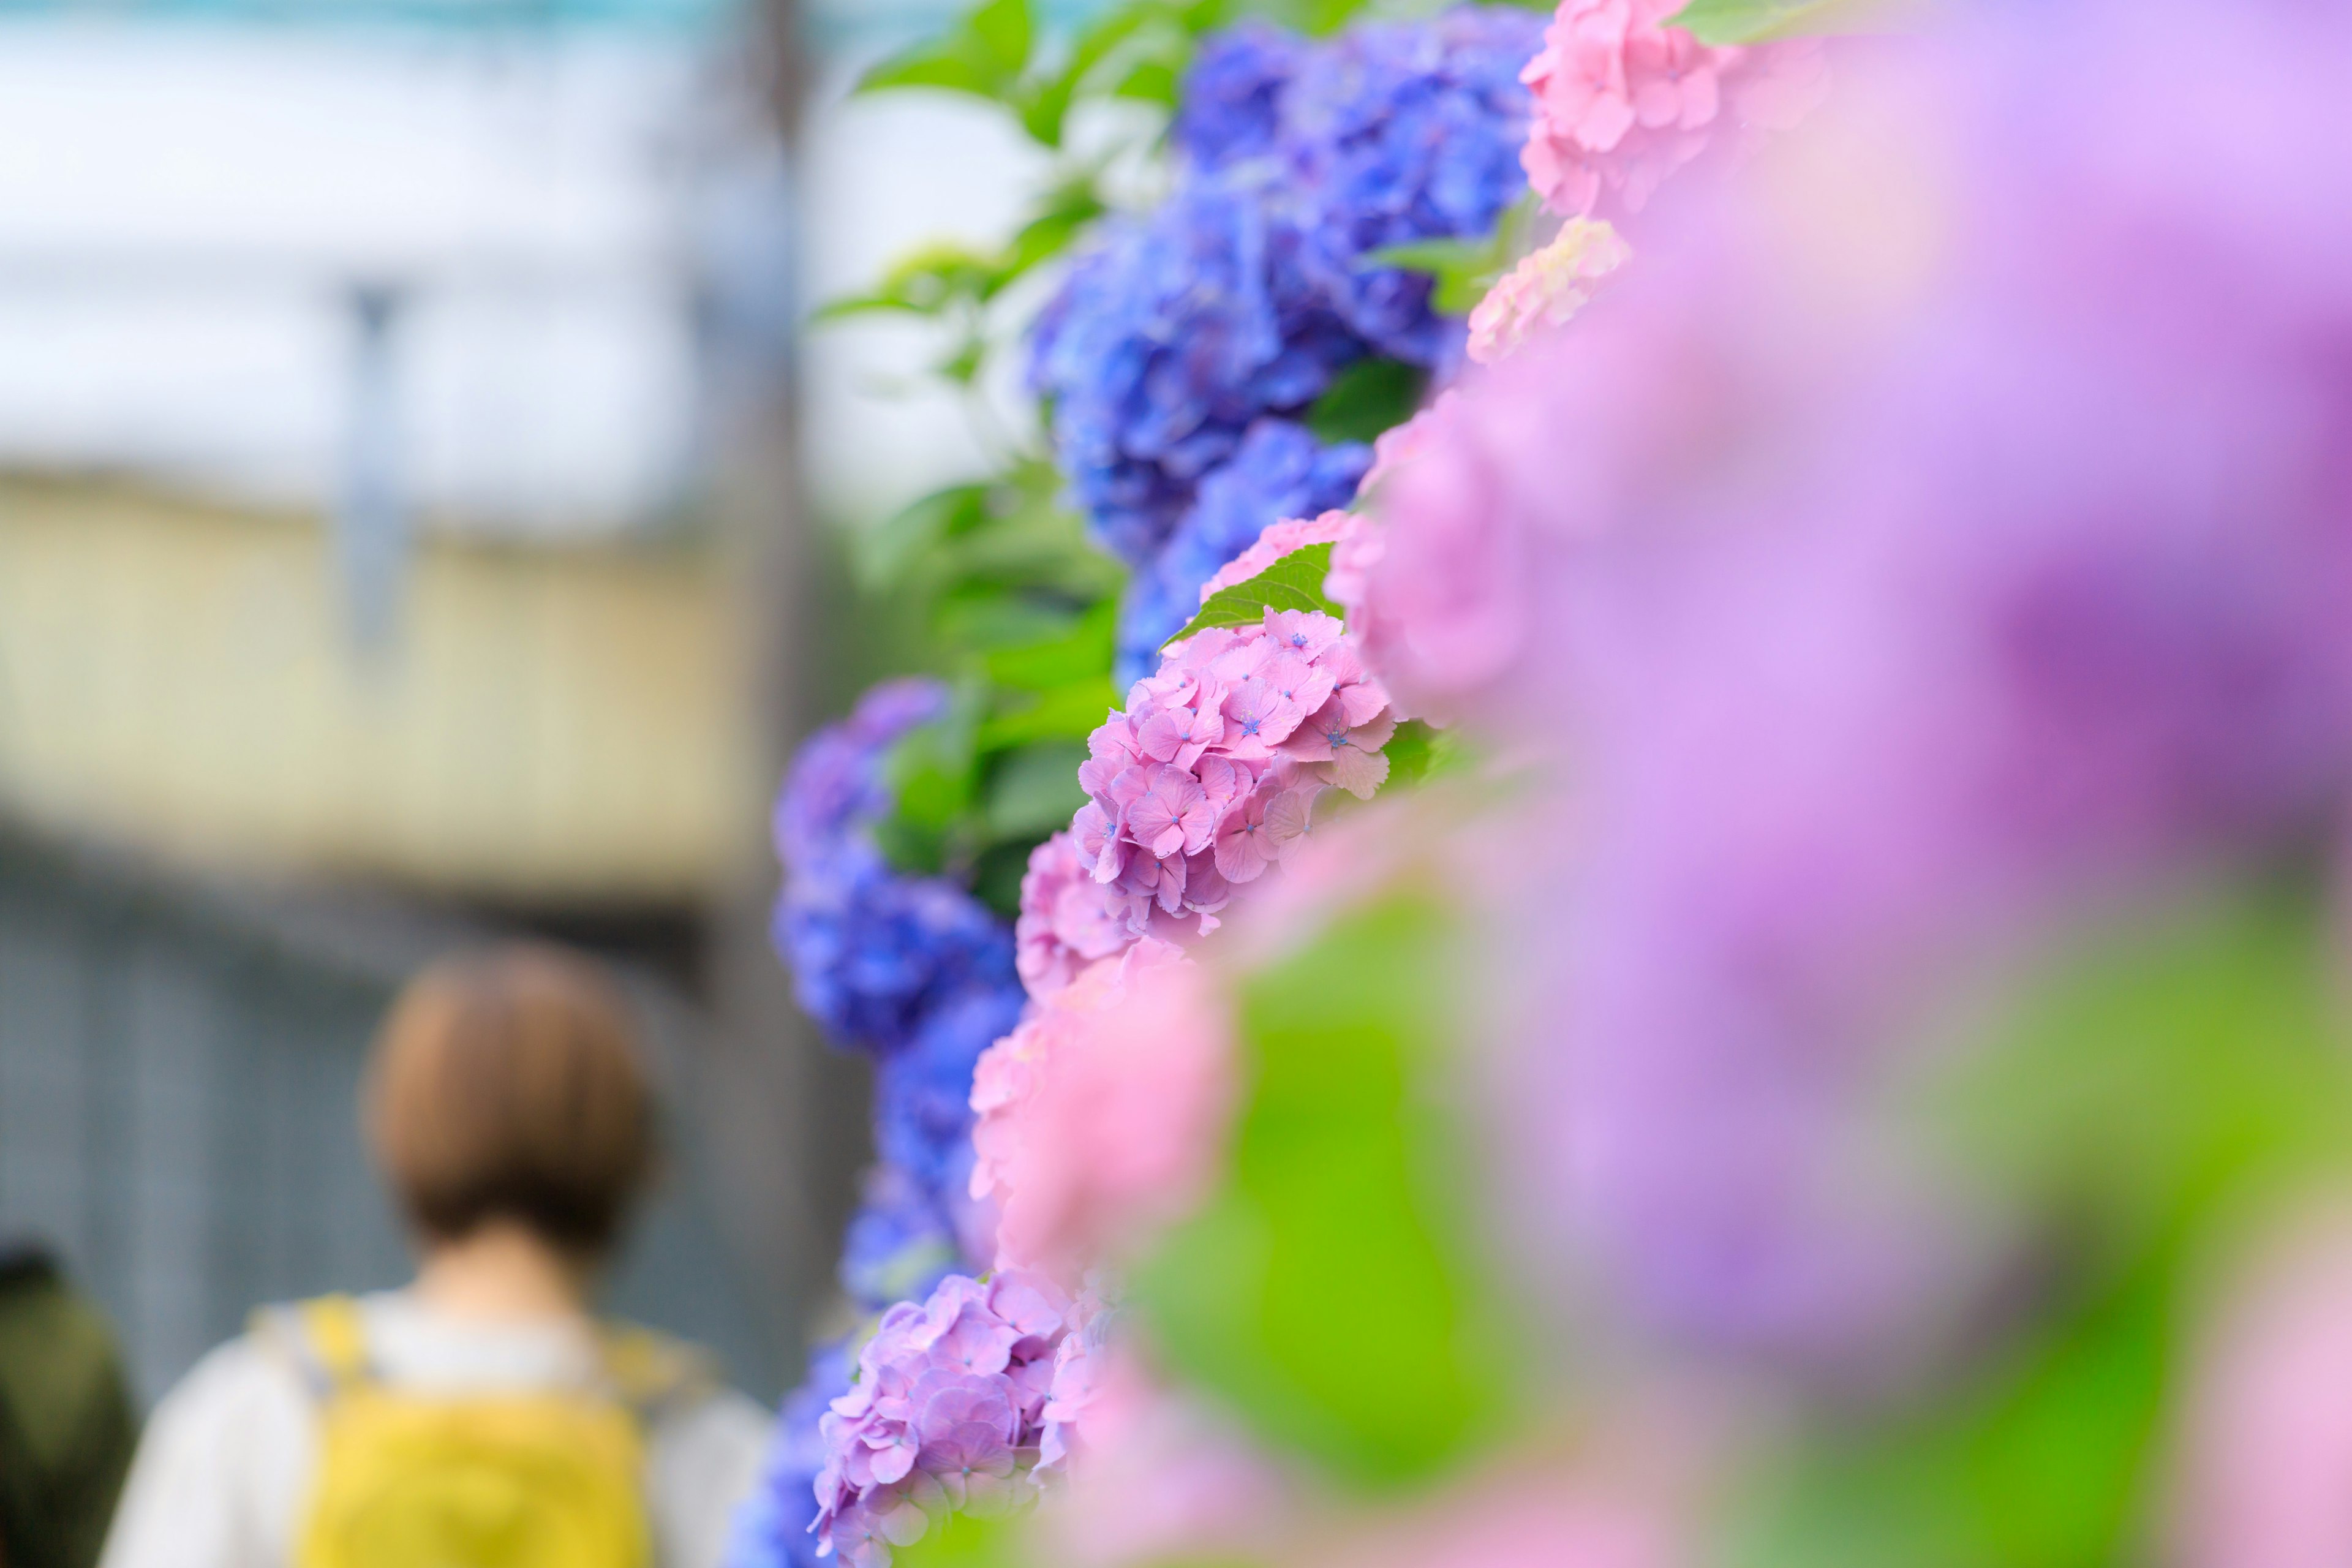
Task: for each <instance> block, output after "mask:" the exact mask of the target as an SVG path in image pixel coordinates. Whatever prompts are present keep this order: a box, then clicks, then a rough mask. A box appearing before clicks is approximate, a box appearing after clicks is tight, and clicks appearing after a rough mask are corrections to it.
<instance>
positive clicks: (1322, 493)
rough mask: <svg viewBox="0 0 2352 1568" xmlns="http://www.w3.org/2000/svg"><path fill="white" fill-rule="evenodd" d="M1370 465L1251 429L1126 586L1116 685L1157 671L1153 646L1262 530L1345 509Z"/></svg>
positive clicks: (1279, 422) (1356, 456)
mask: <svg viewBox="0 0 2352 1568" xmlns="http://www.w3.org/2000/svg"><path fill="white" fill-rule="evenodd" d="M1371 462H1372V454H1371V450H1370V448H1369V447H1364V446H1361V445H1359V444H1357V443H1355V442H1341V443H1339V444H1338V445H1335V446H1325V445H1324V444H1323V443H1322V442H1320V441H1318V440H1317V439H1316V438H1315V437H1313V436H1311V435H1309V434H1308V433H1307V430H1306V429H1305V427H1304V426H1298V425H1295V424H1293V423H1291V422H1290V421H1288V420H1286V419H1261V420H1259V421H1258V422H1257V423H1256V424H1255V425H1253V426H1250V427H1249V431H1248V433H1247V434H1246V435H1244V437H1242V443H1241V446H1240V447H1238V448H1237V449H1236V450H1235V451H1234V455H1233V458H1232V459H1231V460H1230V461H1228V462H1226V463H1225V464H1223V466H1222V467H1220V468H1216V469H1215V470H1213V472H1211V473H1210V474H1209V476H1208V477H1207V478H1206V479H1202V481H1201V487H1200V490H1199V494H1198V498H1197V499H1196V500H1195V501H1194V502H1193V505H1192V510H1190V511H1189V512H1187V513H1185V514H1184V520H1183V521H1181V522H1180V523H1179V524H1178V525H1177V527H1176V531H1175V532H1174V533H1172V534H1171V535H1170V536H1169V538H1168V542H1167V543H1166V544H1165V545H1164V546H1163V547H1162V548H1161V550H1160V553H1159V554H1158V556H1156V557H1155V558H1154V559H1153V560H1152V561H1151V563H1150V564H1149V565H1147V566H1144V567H1142V568H1140V569H1139V570H1138V571H1137V573H1136V574H1135V577H1134V580H1133V581H1132V582H1131V583H1129V585H1128V590H1127V603H1126V604H1125V605H1123V606H1122V607H1121V609H1120V613H1119V623H1118V668H1117V670H1116V671H1115V672H1114V676H1113V678H1114V679H1116V680H1117V681H1118V683H1119V684H1120V685H1121V686H1122V687H1124V686H1130V685H1133V684H1134V683H1135V682H1136V681H1139V680H1140V679H1143V678H1144V677H1145V676H1147V675H1149V674H1150V673H1151V672H1152V671H1153V670H1154V669H1157V668H1159V666H1160V644H1162V643H1164V642H1166V641H1167V640H1168V639H1169V638H1170V637H1173V636H1175V635H1176V633H1177V632H1178V631H1179V630H1180V629H1181V627H1182V626H1183V625H1184V623H1185V622H1187V621H1189V620H1191V619H1192V616H1193V614H1194V613H1195V612H1196V611H1198V610H1199V609H1200V607H1201V584H1203V583H1205V582H1207V581H1208V580H1209V579H1210V578H1212V577H1213V576H1215V575H1216V574H1217V572H1218V569H1219V568H1221V567H1223V565H1224V564H1225V563H1227V562H1229V561H1231V560H1233V559H1234V557H1235V556H1237V555H1239V554H1240V553H1241V552H1243V551H1244V550H1247V549H1248V548H1249V547H1250V545H1251V544H1252V543H1254V542H1255V541H1256V540H1257V538H1258V536H1259V535H1260V534H1261V533H1263V532H1264V531H1265V528H1266V526H1267V525H1268V524H1269V523H1271V522H1275V521H1281V520H1284V519H1288V518H1300V517H1317V516H1319V515H1321V514H1322V513H1324V512H1327V511H1329V510H1333V509H1334V508H1337V507H1341V506H1345V505H1346V504H1347V503H1348V502H1349V500H1351V499H1352V498H1353V497H1354V495H1355V493H1356V488H1357V486H1358V485H1359V484H1360V482H1361V481H1362V479H1363V477H1364V472H1365V470H1366V469H1368V468H1370V467H1371Z"/></svg>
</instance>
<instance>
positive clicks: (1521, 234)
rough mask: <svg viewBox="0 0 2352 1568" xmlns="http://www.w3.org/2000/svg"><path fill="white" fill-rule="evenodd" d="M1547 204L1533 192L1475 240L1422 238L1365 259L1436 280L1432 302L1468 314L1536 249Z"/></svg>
mask: <svg viewBox="0 0 2352 1568" xmlns="http://www.w3.org/2000/svg"><path fill="white" fill-rule="evenodd" d="M1542 222H1543V209H1542V205H1541V204H1540V203H1538V201H1537V199H1536V197H1535V195H1534V193H1532V192H1530V193H1529V194H1528V195H1524V196H1522V197H1520V198H1519V199H1518V201H1517V203H1515V204H1514V205H1512V207H1511V209H1510V211H1508V212H1507V213H1505V214H1504V215H1503V217H1502V221H1500V222H1499V223H1497V224H1496V226H1495V232H1494V233H1492V234H1490V235H1486V236H1485V237H1480V238H1475V239H1422V240H1415V241H1413V242H1412V243H1411V244H1409V245H1391V246H1387V247H1383V248H1381V249H1379V250H1375V251H1373V252H1372V253H1371V254H1370V256H1369V257H1367V258H1365V259H1366V260H1367V261H1369V262H1370V263H1372V264H1374V265H1376V266H1381V267H1393V268H1397V269H1398V270H1399V271H1401V272H1420V273H1423V274H1426V275H1427V276H1428V277H1430V278H1431V279H1434V280H1435V282H1436V285H1437V286H1436V287H1435V288H1434V289H1431V290H1430V295H1429V302H1430V303H1431V304H1432V305H1433V306H1434V307H1436V308H1437V309H1438V310H1442V311H1444V313H1445V314H1447V315H1449V316H1466V315H1468V314H1469V313H1470V312H1471V310H1474V309H1475V308H1476V306H1477V304H1478V301H1479V300H1483V299H1485V298H1486V290H1488V289H1492V288H1493V287H1494V286H1495V284H1496V281H1497V280H1499V279H1501V278H1502V276H1503V274H1504V273H1506V272H1508V271H1509V270H1510V269H1511V268H1512V266H1513V265H1514V264H1516V263H1517V260H1518V258H1520V257H1521V256H1523V255H1525V254H1526V253H1527V251H1528V250H1529V249H1530V248H1532V247H1533V244H1534V242H1535V238H1536V230H1537V228H1538V226H1540V225H1541V223H1542Z"/></svg>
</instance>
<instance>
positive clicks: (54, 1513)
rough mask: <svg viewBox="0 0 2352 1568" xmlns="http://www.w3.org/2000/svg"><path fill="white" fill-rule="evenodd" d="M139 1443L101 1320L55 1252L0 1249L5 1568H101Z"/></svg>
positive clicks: (0, 1509)
mask: <svg viewBox="0 0 2352 1568" xmlns="http://www.w3.org/2000/svg"><path fill="white" fill-rule="evenodd" d="M138 1436H139V1427H138V1423H137V1421H136V1420H135V1419H134V1418H133V1416H132V1415H131V1400H130V1396H129V1395H128V1394H126V1393H125V1392H124V1388H123V1380H122V1363H121V1357H120V1355H119V1354H118V1353H117V1352H116V1349H115V1343H114V1335H113V1332H112V1331H110V1329H109V1328H108V1327H107V1323H106V1320H105V1318H104V1317H103V1316H102V1315H100V1312H99V1310H98V1309H97V1308H96V1307H94V1306H93V1305H91V1304H90V1302H89V1300H88V1299H87V1298H85V1297H84V1296H83V1295H82V1294H81V1293H80V1292H79V1291H78V1290H76V1289H74V1288H73V1286H72V1285H71V1284H70V1283H69V1282H68V1280H67V1279H66V1278H65V1274H64V1272H63V1270H61V1269H60V1268H58V1263H57V1260H56V1259H55V1258H52V1257H51V1256H50V1254H49V1253H48V1252H47V1249H45V1248H43V1247H39V1246H37V1245H35V1244H33V1243H30V1242H13V1243H12V1242H0V1564H5V1568H89V1565H90V1564H91V1563H96V1562H97V1561H98V1553H99V1547H100V1544H101V1543H102V1542H104V1541H105V1539H106V1525H107V1521H108V1520H109V1518H110V1517H111V1516H112V1514H113V1512H114V1500H115V1497H116V1494H118V1493H119V1492H121V1489H122V1477H123V1472H124V1471H126V1470H128V1469H129V1468H130V1467H131V1447H132V1445H133V1444H134V1443H135V1442H137V1440H138Z"/></svg>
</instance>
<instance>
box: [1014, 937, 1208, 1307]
mask: <svg viewBox="0 0 2352 1568" xmlns="http://www.w3.org/2000/svg"><path fill="white" fill-rule="evenodd" d="M1234 1092H1235V1091H1234V1045H1233V1040H1232V1036H1231V1025H1230V1022H1229V1021H1228V1020H1227V1019H1226V1018H1225V1016H1224V1015H1223V1012H1222V1011H1221V1009H1220V1005H1219V1003H1218V1001H1217V1000H1216V998H1215V997H1214V995H1213V994H1212V992H1211V991H1210V989H1209V987H1208V986H1207V985H1206V984H1205V983H1204V982H1203V980H1202V975H1201V973H1200V971H1199V970H1198V968H1197V967H1196V966H1194V965H1193V964H1192V962H1191V961H1190V960H1189V959H1187V958H1186V957H1185V956H1184V954H1183V952H1182V951H1181V949H1178V948H1176V947H1173V946H1171V945H1170V944H1168V943H1165V942H1153V941H1145V942H1139V943H1138V944H1137V945H1136V946H1134V947H1132V948H1130V949H1129V950H1128V951H1127V952H1125V953H1124V954H1122V955H1121V956H1120V957H1118V958H1116V959H1106V960H1104V961H1102V962H1101V963H1097V964H1096V965H1094V966H1093V967H1092V968H1090V969H1088V970H1087V971H1085V972H1084V973H1081V974H1079V975H1078V977H1077V978H1076V980H1074V981H1072V982H1071V983H1070V984H1068V985H1067V986H1066V987H1064V988H1063V989H1062V990H1060V991H1058V992H1056V993H1055V994H1052V995H1050V996H1048V997H1045V998H1044V999H1043V1000H1041V1001H1040V1002H1039V1003H1038V1004H1037V1005H1036V1007H1035V1009H1034V1011H1033V1012H1032V1014H1031V1015H1030V1016H1029V1017H1028V1018H1027V1019H1025V1020H1024V1022H1023V1023H1022V1025H1021V1026H1020V1027H1019V1028H1017V1029H1015V1030H1014V1031H1013V1033H1012V1034H1011V1035H1009V1036H1007V1037H1005V1038H1004V1039H1003V1040H1000V1041H998V1042H997V1043H996V1044H995V1045H994V1046H992V1047H989V1049H988V1051H987V1052H986V1054H984V1055H983V1056H982V1058H980V1065H979V1067H978V1068H977V1069H976V1070H975V1072H974V1073H973V1075H972V1093H971V1103H972V1110H973V1111H974V1112H975V1113H976V1114H977V1117H978V1121H977V1124H976V1125H975V1127H974V1129H973V1132H972V1143H973V1149H974V1152H975V1155H976V1158H975V1161H974V1163H973V1167H972V1176H971V1191H972V1195H973V1196H974V1197H975V1198H980V1199H987V1200H992V1202H993V1204H994V1205H995V1208H996V1211H997V1231H996V1235H997V1254H998V1260H999V1263H1000V1265H1001V1266H1003V1267H1008V1268H1031V1267H1035V1268H1045V1269H1048V1270H1053V1271H1056V1272H1058V1273H1060V1274H1061V1275H1062V1276H1063V1277H1065V1278H1070V1279H1075V1278H1076V1274H1077V1273H1078V1272H1079V1271H1082V1270H1083V1269H1084V1268H1085V1267H1086V1266H1087V1264H1089V1263H1090V1262H1092V1261H1094V1260H1096V1259H1097V1258H1102V1257H1104V1256H1106V1255H1108V1254H1110V1253H1114V1252H1117V1251H1119V1250H1123V1249H1124V1248H1125V1247H1128V1246H1130V1245H1132V1244H1133V1243H1134V1242H1136V1241H1137V1240H1139V1239H1140V1238H1141V1237H1144V1236H1146V1235H1148V1234H1149V1233H1150V1230H1151V1229H1152V1228H1153V1227H1154V1226H1158V1225H1160V1224H1161V1223H1164V1222H1165V1221H1167V1220H1169V1219H1171V1218H1173V1217H1175V1216H1177V1215H1181V1214H1182V1213H1183V1212H1184V1211H1185V1210H1186V1209H1187V1208H1188V1207H1189V1206H1190V1205H1192V1204H1193V1203H1195V1202H1197V1201H1199V1198H1200V1197H1201V1195H1202V1192H1203V1191H1204V1190H1205V1187H1206V1185H1207V1184H1208V1182H1209V1181H1210V1179H1211V1178H1212V1177H1213V1174H1214V1172H1215V1169H1216V1162H1217V1158H1218V1154H1219V1152H1220V1150H1221V1149H1222V1147H1223V1131H1224V1127H1225V1123H1226V1121H1227V1120H1228V1119H1229V1118H1230V1116H1231V1114H1232V1110H1233V1096H1234Z"/></svg>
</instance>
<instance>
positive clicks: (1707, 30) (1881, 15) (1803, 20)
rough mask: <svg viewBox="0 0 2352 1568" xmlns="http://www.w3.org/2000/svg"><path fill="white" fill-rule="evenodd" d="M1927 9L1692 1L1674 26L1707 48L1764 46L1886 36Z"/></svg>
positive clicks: (1895, 1)
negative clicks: (1791, 41)
mask: <svg viewBox="0 0 2352 1568" xmlns="http://www.w3.org/2000/svg"><path fill="white" fill-rule="evenodd" d="M1922 9H1924V7H1923V6H1922V5H1918V4H1916V3H1913V0H1892V3H1890V0H1690V4H1689V5H1685V6H1684V7H1683V8H1682V9H1681V10H1680V11H1677V12H1676V13H1675V16H1674V25H1675V26H1677V27H1681V28H1684V29H1685V30H1687V31H1688V32H1689V33H1690V34H1691V35H1692V36H1693V37H1696V38H1697V39H1698V41H1699V42H1700V43H1702V44H1709V45H1713V46H1715V47H1724V46H1726V45H1730V44H1760V43H1766V42H1769V41H1770V40H1771V39H1774V38H1795V37H1826V36H1828V35H1831V34H1836V33H1855V32H1864V33H1874V32H1883V31H1886V30H1889V29H1892V28H1895V27H1899V26H1906V25H1907V24H1908V23H1909V22H1910V21H1912V20H1913V19H1914V18H1915V16H1916V14H1917V13H1918V12H1919V11H1921V10H1922Z"/></svg>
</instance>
